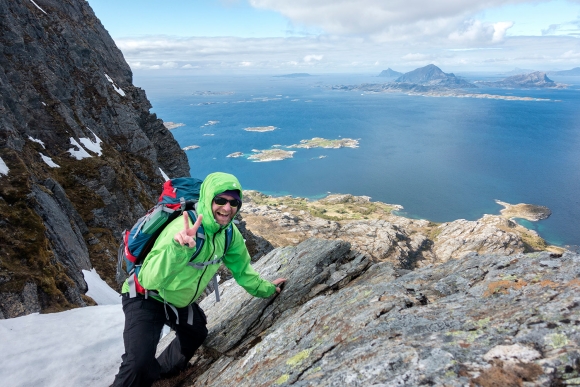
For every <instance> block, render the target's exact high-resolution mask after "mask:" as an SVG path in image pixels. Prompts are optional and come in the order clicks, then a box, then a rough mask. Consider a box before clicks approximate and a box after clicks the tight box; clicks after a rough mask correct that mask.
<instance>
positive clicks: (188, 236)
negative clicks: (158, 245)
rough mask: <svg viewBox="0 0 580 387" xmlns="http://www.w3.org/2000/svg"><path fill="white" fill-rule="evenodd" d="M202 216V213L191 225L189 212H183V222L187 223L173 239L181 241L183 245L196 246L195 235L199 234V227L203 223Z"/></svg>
mask: <svg viewBox="0 0 580 387" xmlns="http://www.w3.org/2000/svg"><path fill="white" fill-rule="evenodd" d="M201 218H202V215H201V214H200V215H199V216H198V217H197V220H196V221H195V223H194V224H193V226H191V228H190V227H189V214H188V213H187V212H184V213H183V222H184V224H185V228H184V229H183V230H181V231H180V232H178V233H177V234H175V236H174V237H173V239H174V240H175V242H177V243H179V244H180V245H181V246H185V245H188V246H189V247H195V235H196V234H197V229H198V228H199V226H200V225H201Z"/></svg>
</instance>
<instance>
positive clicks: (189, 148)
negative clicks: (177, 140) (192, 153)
mask: <svg viewBox="0 0 580 387" xmlns="http://www.w3.org/2000/svg"><path fill="white" fill-rule="evenodd" d="M197 148H199V145H190V146H186V147H185V148H181V149H182V150H184V151H188V150H191V149H197Z"/></svg>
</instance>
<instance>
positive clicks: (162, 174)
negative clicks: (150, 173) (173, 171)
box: [159, 168, 171, 181]
mask: <svg viewBox="0 0 580 387" xmlns="http://www.w3.org/2000/svg"><path fill="white" fill-rule="evenodd" d="M159 172H161V176H163V178H164V179H165V181H167V180H171V179H170V178H169V176H167V174H166V173H165V172H163V169H161V168H159Z"/></svg>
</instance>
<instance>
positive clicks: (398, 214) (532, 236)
mask: <svg viewBox="0 0 580 387" xmlns="http://www.w3.org/2000/svg"><path fill="white" fill-rule="evenodd" d="M244 191H248V193H249V195H248V196H250V197H251V196H254V195H255V194H258V195H263V196H267V197H269V198H271V199H272V200H273V201H272V202H271V203H276V202H278V204H273V205H274V207H273V208H276V207H277V208H278V209H279V210H280V211H288V209H289V208H291V205H289V204H288V203H289V202H292V201H298V202H301V201H302V202H304V203H308V206H311V207H312V208H314V209H315V210H314V213H315V216H319V217H321V218H323V219H328V220H331V221H338V222H343V221H355V220H357V219H358V220H363V219H364V220H366V221H372V220H373V219H375V220H381V219H382V220H389V221H393V222H395V223H397V221H398V222H402V223H403V224H405V223H406V222H407V221H410V222H416V223H418V224H424V225H426V224H428V225H429V226H428V227H431V228H433V229H432V230H431V231H429V232H430V233H431V235H436V234H437V233H438V232H437V231H434V230H435V228H437V227H444V226H449V225H452V224H454V223H462V222H463V223H483V224H487V223H489V224H492V225H493V226H497V224H501V226H499V228H500V229H503V230H504V231H506V232H515V233H517V234H518V235H520V236H521V237H522V239H523V240H524V241H525V243H526V244H527V245H530V246H536V247H537V251H549V252H552V253H557V254H559V253H562V252H563V251H565V250H567V249H569V250H572V251H575V250H577V249H578V246H576V245H564V244H562V245H560V244H553V243H548V242H547V241H546V240H545V239H543V237H542V236H541V235H540V234H539V233H538V232H537V231H536V230H533V229H531V228H529V227H526V226H525V225H522V224H520V223H518V222H516V221H515V220H516V219H525V220H527V221H529V222H538V221H540V220H543V219H547V218H548V217H549V214H551V212H550V210H549V209H548V208H547V207H544V206H537V205H531V204H525V203H518V204H515V205H512V204H510V203H506V202H502V201H499V200H496V202H497V203H498V204H500V205H502V206H504V209H502V210H500V211H499V213H495V214H485V215H483V217H482V218H480V219H472V220H466V219H456V220H453V221H448V222H441V223H439V222H433V221H431V220H429V219H427V218H425V217H421V216H413V215H411V214H407V213H405V212H404V211H403V210H404V207H403V206H402V205H399V204H391V203H384V202H380V201H373V200H372V198H371V197H369V196H354V195H351V194H337V193H330V192H327V193H325V194H318V195H310V196H295V195H292V194H291V193H289V192H267V193H266V192H261V191H255V190H244ZM245 195H246V192H245ZM345 198H346V199H345ZM250 200H252V199H250ZM345 201H347V202H348V201H350V202H357V203H363V207H364V205H365V204H364V203H366V205H370V206H372V208H373V209H376V210H377V211H378V216H375V215H374V214H373V212H371V211H369V210H368V209H367V210H365V211H363V213H364V215H362V216H361V215H360V214H357V215H353V214H349V211H345V210H344V209H342V208H341V209H339V210H336V209H334V208H333V207H334V204H340V203H344V202H345ZM301 208H302V210H301V212H304V211H303V207H301ZM355 212H356V211H355ZM284 213H286V212H284ZM311 213H312V212H311ZM386 213H388V214H389V216H385V214H386ZM515 215H517V216H515ZM396 219H398V220H396ZM500 219H505V220H504V221H501V220H500ZM503 222H507V223H505V224H504V223H503Z"/></svg>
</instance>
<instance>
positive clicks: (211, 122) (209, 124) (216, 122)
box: [200, 120, 220, 128]
mask: <svg viewBox="0 0 580 387" xmlns="http://www.w3.org/2000/svg"><path fill="white" fill-rule="evenodd" d="M219 123H220V122H219V121H211V120H210V121H208V122H206V123H205V124H203V125H202V126H200V128H204V127H206V126H212V125H217V124H219Z"/></svg>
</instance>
